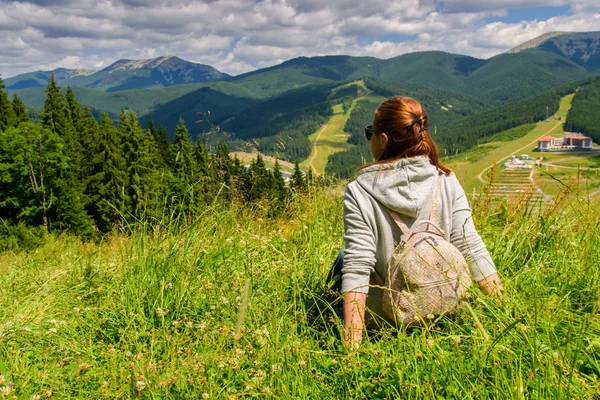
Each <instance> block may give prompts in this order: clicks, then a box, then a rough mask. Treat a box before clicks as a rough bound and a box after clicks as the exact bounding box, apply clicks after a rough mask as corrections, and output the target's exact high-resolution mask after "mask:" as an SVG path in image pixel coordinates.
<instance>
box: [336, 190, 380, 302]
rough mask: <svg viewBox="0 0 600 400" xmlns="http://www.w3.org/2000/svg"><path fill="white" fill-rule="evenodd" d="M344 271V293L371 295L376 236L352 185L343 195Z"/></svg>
mask: <svg viewBox="0 0 600 400" xmlns="http://www.w3.org/2000/svg"><path fill="white" fill-rule="evenodd" d="M344 239H345V241H346V246H345V248H344V267H343V268H342V274H343V275H342V292H358V293H368V292H369V278H370V276H371V273H372V272H373V268H374V267H375V260H376V259H375V251H376V246H375V234H374V232H373V229H372V228H371V227H370V226H369V225H368V224H367V222H366V221H365V218H364V216H363V213H362V211H361V209H360V207H359V202H358V199H357V197H356V194H355V193H354V192H353V191H352V185H351V184H350V185H348V186H347V187H346V193H345V195H344Z"/></svg>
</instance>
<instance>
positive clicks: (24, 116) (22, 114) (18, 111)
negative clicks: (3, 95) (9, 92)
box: [12, 93, 31, 126]
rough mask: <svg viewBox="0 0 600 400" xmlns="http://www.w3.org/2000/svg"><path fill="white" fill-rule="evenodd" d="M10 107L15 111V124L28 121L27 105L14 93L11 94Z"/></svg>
mask: <svg viewBox="0 0 600 400" xmlns="http://www.w3.org/2000/svg"><path fill="white" fill-rule="evenodd" d="M12 108H13V111H14V112H15V126H18V125H19V124H20V123H21V122H30V121H31V120H30V119H29V115H28V113H27V107H26V106H25V103H23V101H22V100H21V99H20V98H19V96H17V94H16V93H15V94H14V95H13V101H12Z"/></svg>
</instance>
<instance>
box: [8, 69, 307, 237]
mask: <svg viewBox="0 0 600 400" xmlns="http://www.w3.org/2000/svg"><path fill="white" fill-rule="evenodd" d="M2 89H4V84H3V82H2V80H1V79H0V221H2V226H1V227H0V230H3V232H2V235H0V236H1V237H3V238H5V240H4V243H0V247H10V245H11V242H10V240H18V239H19V235H23V233H22V232H23V230H24V229H25V228H24V227H32V228H36V229H38V228H39V232H47V231H56V232H61V231H71V232H74V233H77V234H79V235H82V236H94V235H97V234H99V233H102V232H110V231H113V230H115V229H123V228H125V227H126V226H127V225H128V224H132V223H136V224H138V223H140V222H146V223H153V222H158V221H161V220H162V219H163V218H165V217H166V216H168V217H172V216H173V215H175V216H177V217H181V218H187V217H193V216H196V215H198V214H199V213H201V212H203V211H204V210H205V208H206V207H207V206H209V205H213V204H215V203H216V204H228V203H234V202H243V203H247V204H250V205H252V204H253V203H255V202H258V201H260V204H262V206H263V207H264V204H267V207H268V215H277V214H278V213H281V212H282V210H283V209H284V207H285V204H286V199H287V198H288V197H289V195H290V192H291V191H295V190H302V189H303V188H304V187H305V186H306V183H307V182H306V181H307V179H312V177H311V174H309V175H308V176H305V174H304V173H302V172H301V171H300V169H299V167H298V165H297V164H296V171H295V173H294V175H293V176H292V177H291V178H290V181H289V184H288V185H286V183H285V182H284V178H283V176H282V173H281V170H280V168H279V165H278V163H276V164H275V167H274V168H267V167H266V166H265V163H264V161H263V159H262V158H261V157H260V155H259V156H258V157H257V158H256V159H255V160H254V161H252V163H251V165H249V166H244V165H242V163H241V162H240V160H239V159H237V157H234V158H231V157H230V152H229V149H228V148H227V146H226V145H225V144H223V143H217V144H216V145H214V146H213V145H211V144H207V143H205V142H204V141H203V139H204V138H205V136H199V137H198V139H197V140H196V141H195V142H192V140H191V139H190V135H189V131H188V129H187V128H186V124H185V122H184V121H183V120H180V121H179V123H178V125H177V127H176V129H175V132H174V136H173V139H172V140H170V139H169V136H168V133H167V130H166V129H165V128H164V127H163V126H162V125H159V126H156V125H155V124H154V122H153V121H152V118H149V119H148V121H147V127H146V128H142V127H141V126H140V124H139V122H138V118H137V117H136V115H135V114H134V113H133V112H131V111H125V110H122V111H121V113H120V116H119V120H118V123H116V124H115V123H114V122H113V120H112V119H111V118H110V117H109V116H108V115H107V114H106V113H102V114H101V115H100V117H99V119H98V120H97V119H96V118H95V117H94V115H93V113H92V111H91V110H90V108H89V107H87V106H83V107H82V105H81V104H80V103H79V102H78V101H77V99H76V96H75V94H74V92H73V90H72V89H71V88H70V87H69V88H68V89H67V91H66V94H64V95H63V94H62V93H61V91H60V88H59V87H58V86H57V84H56V81H55V79H54V77H53V76H52V77H51V79H50V81H49V83H48V86H47V88H46V100H45V104H44V107H43V110H42V111H41V114H40V116H39V123H34V122H32V120H31V118H30V117H29V115H28V113H27V109H26V107H25V105H24V104H23V102H22V101H21V100H20V98H19V97H18V96H17V95H14V97H13V98H12V100H11V99H10V98H9V97H8V95H7V94H6V92H5V91H4V90H2ZM215 129H216V128H215ZM19 232H21V233H19ZM25 232H27V230H26V229H25ZM15 235H16V239H15V238H13V239H10V238H11V237H12V236H15ZM9 239H10V240H9Z"/></svg>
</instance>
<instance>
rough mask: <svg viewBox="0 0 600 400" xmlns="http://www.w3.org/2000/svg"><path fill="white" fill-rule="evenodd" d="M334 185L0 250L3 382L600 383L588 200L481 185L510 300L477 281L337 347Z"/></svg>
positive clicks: (479, 206)
mask: <svg viewBox="0 0 600 400" xmlns="http://www.w3.org/2000/svg"><path fill="white" fill-rule="evenodd" d="M342 194H343V187H341V186H339V187H335V188H331V187H329V188H320V187H311V188H310V189H309V191H308V192H307V193H306V194H302V195H299V196H297V197H295V200H294V201H293V202H292V203H291V204H289V207H288V211H287V213H286V215H284V216H282V217H281V218H279V219H267V218H266V217H265V216H264V214H265V212H264V211H262V210H261V209H260V208H254V209H252V210H251V209H249V208H247V207H245V206H237V205H233V206H231V207H228V208H220V207H217V206H215V207H211V208H207V209H206V211H205V213H204V214H203V215H202V216H201V217H200V218H198V219H197V220H195V221H190V222H187V223H179V222H176V221H171V222H165V223H164V224H162V225H158V226H155V227H153V228H150V227H146V226H144V225H136V226H135V227H134V228H132V229H131V231H130V232H129V233H128V234H127V235H125V234H118V235H117V234H115V235H113V236H109V237H106V238H105V239H103V240H102V241H99V242H83V241H82V240H80V239H78V238H76V237H72V236H69V235H63V236H58V237H54V236H48V237H47V238H46V240H45V242H44V243H43V244H42V245H41V246H40V247H38V248H35V249H32V250H23V251H12V252H5V253H3V254H1V255H0V396H4V397H6V398H17V399H39V398H111V399H114V398H161V399H166V398H172V399H180V398H191V399H197V398H216V399H236V398H239V399H241V398H282V399H286V398H299V399H305V398H325V399H345V398H357V399H358V398H409V399H411V398H412V399H423V398H428V399H429V398H460V399H486V398H490V399H496V398H510V399H522V398H552V399H554V398H569V399H589V398H592V397H594V396H596V397H597V396H600V380H599V376H600V339H598V337H599V335H600V322H599V321H598V316H599V315H598V301H599V297H598V296H599V291H600V271H599V270H598V265H600V226H599V224H598V220H599V215H598V211H597V210H598V207H597V206H598V204H597V203H595V204H594V203H590V202H589V201H587V200H582V201H579V200H577V199H576V198H573V197H572V196H567V195H563V196H562V197H561V196H559V198H558V200H557V203H556V205H555V206H553V207H549V208H547V209H545V210H544V211H542V212H540V213H535V214H533V213H532V212H531V210H530V209H527V208H526V207H525V203H521V204H516V205H513V206H512V207H511V208H507V207H499V208H497V207H495V208H491V206H490V203H489V202H487V201H486V198H485V196H483V197H481V198H479V199H478V200H477V201H476V202H475V203H473V207H474V218H475V222H476V225H477V227H478V228H479V230H480V233H481V235H482V236H483V238H484V241H485V242H486V243H487V245H488V247H489V249H490V251H491V253H492V255H493V258H494V260H495V261H496V263H497V265H498V269H499V272H500V274H501V275H502V277H503V279H504V285H505V288H506V291H505V295H504V300H503V301H502V302H499V301H496V300H493V299H490V298H486V297H483V296H482V295H481V294H480V293H479V292H478V291H477V290H473V294H472V298H471V300H470V302H469V303H470V306H469V307H467V308H465V310H464V311H463V312H462V313H460V314H459V315H457V316H456V317H455V318H453V319H448V320H442V321H439V322H437V323H435V324H433V325H431V326H429V327H427V328H419V329H412V330H408V331H406V330H401V331H399V332H398V331H396V330H393V329H389V330H386V331H383V332H380V333H378V334H375V333H369V339H368V340H366V341H365V342H364V344H363V346H362V347H361V348H360V349H359V350H357V351H349V350H348V349H346V348H344V346H343V345H342V342H341V340H340V327H341V321H340V320H339V318H338V317H337V316H336V313H335V312H334V311H335V310H336V309H337V303H336V302H335V299H336V296H335V295H334V294H332V293H330V292H328V291H327V290H326V285H325V277H326V274H327V271H328V269H329V266H330V264H331V262H332V261H333V259H334V258H335V256H336V254H337V252H338V251H339V249H340V248H341V246H342V245H343V240H342V233H343V224H342V222H343V221H342V214H343V208H342ZM13 396H14V397H13Z"/></svg>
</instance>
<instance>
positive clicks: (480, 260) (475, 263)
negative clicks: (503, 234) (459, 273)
mask: <svg viewBox="0 0 600 400" xmlns="http://www.w3.org/2000/svg"><path fill="white" fill-rule="evenodd" d="M455 184H456V188H457V189H456V197H455V199H454V207H453V211H452V233H451V235H450V242H451V243H452V244H453V245H454V246H456V248H458V250H460V252H461V253H462V254H463V256H464V257H465V258H466V260H467V262H468V263H469V268H470V270H471V276H472V277H473V279H475V281H477V282H479V281H480V280H482V279H484V278H486V277H488V276H490V275H492V274H493V273H495V272H496V266H495V265H494V261H493V260H492V257H491V256H490V253H489V252H488V250H487V248H486V247H485V243H483V240H481V236H479V234H478V233H477V230H476V229H475V225H474V224H473V215H472V211H471V208H470V207H469V203H468V201H467V196H466V194H465V191H464V189H463V188H462V186H461V185H460V183H459V182H458V180H456V183H455Z"/></svg>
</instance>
